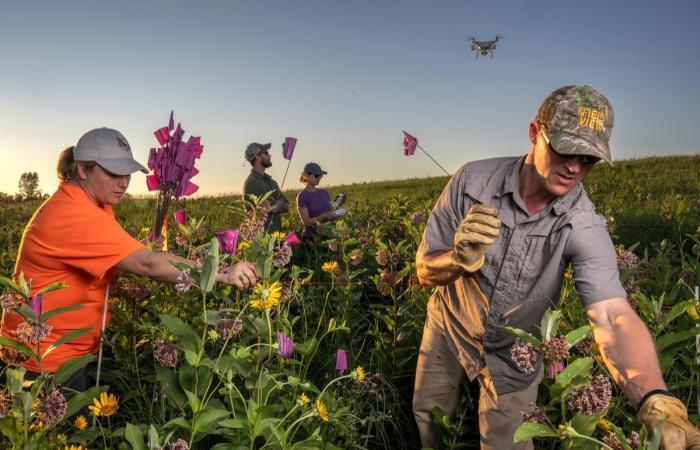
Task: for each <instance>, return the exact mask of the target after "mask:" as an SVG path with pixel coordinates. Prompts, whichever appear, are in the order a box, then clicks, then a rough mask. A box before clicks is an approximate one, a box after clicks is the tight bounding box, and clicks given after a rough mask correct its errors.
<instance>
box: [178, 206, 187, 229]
mask: <svg viewBox="0 0 700 450" xmlns="http://www.w3.org/2000/svg"><path fill="white" fill-rule="evenodd" d="M175 222H177V223H178V224H180V225H184V224H185V223H187V211H185V210H184V209H178V210H177V211H175Z"/></svg>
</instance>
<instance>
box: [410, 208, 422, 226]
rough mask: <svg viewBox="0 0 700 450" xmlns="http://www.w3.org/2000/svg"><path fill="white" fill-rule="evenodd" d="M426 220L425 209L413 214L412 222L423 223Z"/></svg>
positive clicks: (415, 223)
mask: <svg viewBox="0 0 700 450" xmlns="http://www.w3.org/2000/svg"><path fill="white" fill-rule="evenodd" d="M424 221H425V213H424V212H423V211H416V212H414V213H413V214H411V222H412V223H413V225H418V224H421V223H423V222H424Z"/></svg>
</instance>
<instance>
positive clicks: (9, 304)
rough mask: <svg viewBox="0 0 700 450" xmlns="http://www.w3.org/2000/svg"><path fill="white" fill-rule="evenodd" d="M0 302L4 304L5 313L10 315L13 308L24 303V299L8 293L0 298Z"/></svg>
mask: <svg viewBox="0 0 700 450" xmlns="http://www.w3.org/2000/svg"><path fill="white" fill-rule="evenodd" d="M0 302H1V303H2V309H3V311H5V312H6V313H9V312H10V311H12V309H13V308H17V307H18V306H19V305H20V304H21V303H22V297H21V296H20V295H19V294H16V293H14V292H8V293H6V294H3V295H2V296H0Z"/></svg>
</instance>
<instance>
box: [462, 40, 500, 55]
mask: <svg viewBox="0 0 700 450" xmlns="http://www.w3.org/2000/svg"><path fill="white" fill-rule="evenodd" d="M471 39H472V41H471V45H470V47H469V49H470V50H471V51H473V52H474V53H475V54H476V59H479V54H481V56H486V55H489V56H490V57H491V58H493V51H494V50H495V49H496V42H498V40H499V39H500V36H496V37H495V38H494V39H492V40H490V41H477V40H476V38H471Z"/></svg>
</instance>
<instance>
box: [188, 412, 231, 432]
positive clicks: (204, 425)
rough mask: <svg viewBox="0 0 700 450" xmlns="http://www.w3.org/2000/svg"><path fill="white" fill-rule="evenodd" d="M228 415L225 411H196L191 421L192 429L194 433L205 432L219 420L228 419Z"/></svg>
mask: <svg viewBox="0 0 700 450" xmlns="http://www.w3.org/2000/svg"><path fill="white" fill-rule="evenodd" d="M228 415H229V412H228V411H226V410H225V409H204V410H201V411H198V412H197V413H196V414H195V415H194V418H193V419H192V429H193V430H194V432H195V433H197V432H202V431H205V430H207V429H208V428H209V427H211V425H212V424H214V425H215V424H216V422H217V421H218V420H219V419H221V418H223V417H228ZM212 428H213V427H212Z"/></svg>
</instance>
